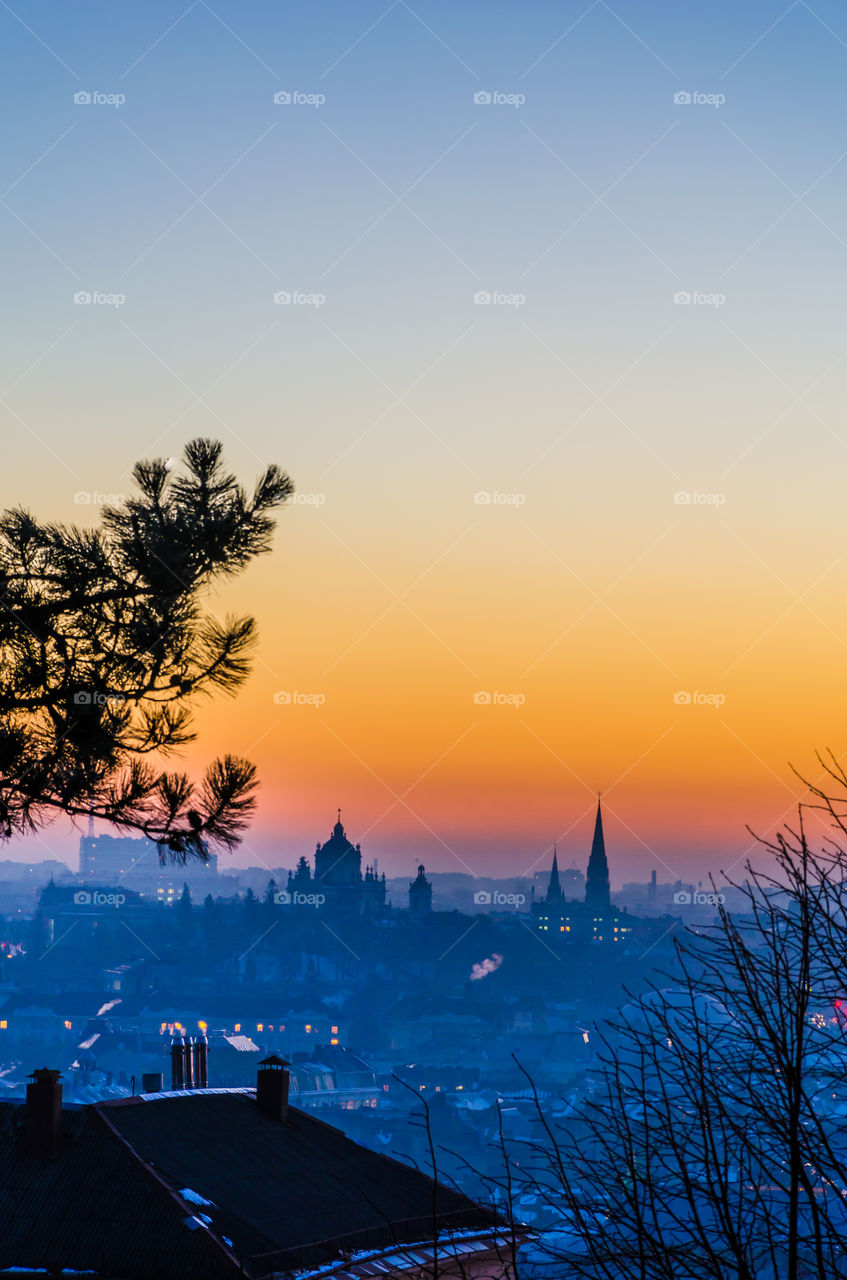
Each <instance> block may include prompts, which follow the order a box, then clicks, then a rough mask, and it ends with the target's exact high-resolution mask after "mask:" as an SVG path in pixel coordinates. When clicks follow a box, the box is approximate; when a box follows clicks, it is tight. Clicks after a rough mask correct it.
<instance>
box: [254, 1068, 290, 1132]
mask: <svg viewBox="0 0 847 1280" xmlns="http://www.w3.org/2000/svg"><path fill="white" fill-rule="evenodd" d="M289 1065H290V1064H289V1063H288V1062H286V1061H285V1059H284V1058H278V1057H277V1056H276V1054H275V1053H272V1054H271V1056H270V1057H269V1058H264V1059H263V1060H262V1061H261V1062H260V1063H259V1070H258V1072H257V1073H256V1102H257V1103H258V1104H259V1106H260V1107H261V1108H262V1110H263V1111H264V1112H265V1113H266V1114H267V1115H269V1116H271V1117H272V1118H273V1119H274V1120H287V1119H288V1086H289V1083H290V1076H289V1074H288V1067H289Z"/></svg>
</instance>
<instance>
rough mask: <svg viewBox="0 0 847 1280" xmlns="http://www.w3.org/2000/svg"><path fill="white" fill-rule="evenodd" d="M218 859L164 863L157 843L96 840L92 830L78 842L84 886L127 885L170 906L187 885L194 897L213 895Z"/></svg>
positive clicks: (110, 838) (129, 839) (118, 838)
mask: <svg viewBox="0 0 847 1280" xmlns="http://www.w3.org/2000/svg"><path fill="white" fill-rule="evenodd" d="M217 872H218V859H217V855H216V854H214V853H211V854H209V857H208V859H207V860H206V861H205V862H202V861H201V860H200V859H199V858H192V859H189V861H188V862H186V863H185V864H184V865H182V864H179V863H173V862H165V863H163V862H161V861H160V859H159V850H158V846H157V845H156V844H155V842H154V841H152V840H148V839H146V837H142V838H141V839H135V838H133V837H131V836H110V835H103V836H95V835H94V834H93V833H92V831H91V829H89V833H88V835H87V836H82V838H81V839H80V842H79V875H80V879H81V880H82V881H83V882H84V883H85V884H98V885H102V884H110V885H125V886H126V887H127V888H130V889H135V890H136V891H137V892H139V893H144V894H145V895H147V896H151V895H153V894H155V895H156V897H158V898H160V899H161V900H162V901H166V902H170V901H172V900H173V898H174V897H178V896H179V894H180V893H181V892H182V887H183V885H184V884H187V885H188V887H189V889H190V890H191V891H192V892H194V893H203V894H204V895H205V894H206V893H210V892H212V890H213V889H214V888H215V886H216V881H217Z"/></svg>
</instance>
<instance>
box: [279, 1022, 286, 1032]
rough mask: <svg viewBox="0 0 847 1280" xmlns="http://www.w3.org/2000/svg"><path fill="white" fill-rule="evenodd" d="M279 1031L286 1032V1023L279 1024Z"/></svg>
mask: <svg viewBox="0 0 847 1280" xmlns="http://www.w3.org/2000/svg"><path fill="white" fill-rule="evenodd" d="M279 1029H280V1031H284V1030H285V1023H284V1022H281V1023H280V1024H279Z"/></svg>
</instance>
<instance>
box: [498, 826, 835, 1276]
mask: <svg viewBox="0 0 847 1280" xmlns="http://www.w3.org/2000/svg"><path fill="white" fill-rule="evenodd" d="M768 848H769V849H770V851H771V852H772V853H773V854H774V855H775V858H776V864H777V865H776V871H775V873H774V874H773V875H767V874H764V873H762V872H757V871H755V870H754V869H753V868H752V867H750V866H748V867H747V876H748V878H747V880H746V881H745V882H744V884H743V885H737V886H736V888H738V889H740V890H741V892H742V893H743V894H744V899H745V902H744V907H743V909H742V910H741V911H736V912H734V913H733V914H732V915H730V914H729V913H728V912H727V911H726V910H725V908H724V907H723V906H722V905H721V906H720V907H719V916H718V919H717V921H716V924H715V925H714V927H712V928H710V929H705V930H699V931H697V932H696V933H691V934H690V935H689V936H688V937H687V939H686V940H685V941H683V942H681V943H680V944H679V945H678V948H677V951H678V971H677V972H675V973H674V974H672V975H670V976H669V978H668V980H667V983H662V984H659V983H656V984H655V985H654V987H653V988H652V989H651V990H649V991H647V992H646V993H645V994H643V995H640V996H638V997H637V998H633V999H632V1000H631V1001H630V1002H629V1004H628V1005H626V1006H625V1008H624V1009H623V1010H622V1011H621V1013H620V1015H619V1016H618V1018H617V1019H616V1020H615V1021H614V1023H613V1024H611V1025H610V1026H609V1029H608V1030H607V1031H606V1032H605V1033H604V1034H603V1035H602V1048H601V1051H600V1069H599V1072H598V1074H597V1079H596V1083H595V1086H594V1088H593V1090H590V1091H589V1092H588V1093H587V1095H586V1096H585V1098H584V1099H583V1100H582V1102H581V1103H580V1104H579V1105H578V1106H577V1108H576V1111H575V1112H574V1113H572V1114H571V1115H569V1116H568V1117H567V1118H565V1119H562V1120H560V1121H554V1120H553V1119H552V1118H551V1117H550V1116H549V1115H548V1114H547V1113H546V1112H545V1110H544V1108H543V1107H542V1105H541V1103H540V1101H539V1099H538V1095H537V1093H535V1104H536V1111H537V1118H538V1121H539V1123H540V1125H541V1131H542V1134H543V1136H542V1138H541V1139H540V1140H539V1141H534V1142H531V1143H528V1144H524V1145H525V1151H524V1157H523V1158H522V1159H521V1161H520V1163H521V1165H522V1167H523V1168H524V1169H531V1170H532V1171H533V1172H532V1173H530V1174H528V1175H525V1184H526V1182H528V1183H529V1184H530V1185H531V1186H532V1188H533V1190H535V1191H536V1192H537V1194H538V1195H539V1196H540V1197H541V1200H542V1202H544V1203H546V1204H547V1205H548V1206H550V1208H551V1209H554V1210H555V1211H556V1213H558V1214H559V1215H560V1219H559V1220H560V1224H561V1225H560V1229H558V1230H556V1231H555V1232H553V1233H551V1234H550V1235H549V1236H548V1238H547V1241H546V1243H545V1242H544V1241H543V1240H542V1241H540V1242H539V1244H538V1246H537V1252H538V1251H540V1252H542V1253H544V1252H545V1251H546V1262H547V1266H548V1268H549V1270H548V1271H545V1270H544V1267H543V1265H542V1267H541V1269H540V1270H538V1271H537V1274H539V1275H541V1274H544V1275H547V1274H549V1275H550V1276H553V1275H556V1276H558V1275H559V1274H567V1275H572V1276H582V1277H587V1278H590V1280H630V1278H632V1280H707V1278H708V1280H776V1278H777V1277H778V1278H779V1280H782V1278H783V1277H784V1278H785V1280H808V1278H810V1277H815V1278H816V1280H831V1278H832V1277H838V1276H841V1277H844V1276H847V1120H845V1115H844V1106H843V1102H844V1092H843V1090H844V1081H845V1076H846V1075H847V1072H845V1062H847V1042H846V1041H845V1029H846V1028H845V1022H844V1019H843V1017H842V1016H841V1014H840V1012H839V1006H840V1004H841V1000H840V998H839V997H841V996H842V995H843V994H844V991H845V983H847V975H845V960H847V885H845V881H844V872H843V868H844V865H845V859H844V854H843V852H842V850H841V849H840V848H837V847H835V848H834V849H833V848H827V849H826V850H825V851H824V852H813V851H812V849H811V848H810V846H809V842H808V840H807V837H806V831H805V829H804V816H803V810H802V809H801V812H800V820H799V823H798V826H797V829H796V830H794V829H786V831H785V832H783V833H780V834H779V835H778V837H777V838H776V840H775V841H774V842H773V843H771V844H769V845H768ZM527 1079H528V1080H529V1077H528V1076H527ZM530 1085H532V1082H531V1081H530ZM532 1087H533V1088H534V1086H532ZM527 1149H528V1151H527ZM527 1153H528V1154H529V1155H530V1158H529V1159H527V1158H526V1155H527ZM527 1274H536V1272H535V1271H531V1270H530V1271H528V1272H527Z"/></svg>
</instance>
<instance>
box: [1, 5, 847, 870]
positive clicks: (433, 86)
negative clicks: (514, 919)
mask: <svg viewBox="0 0 847 1280" xmlns="http://www.w3.org/2000/svg"><path fill="white" fill-rule="evenodd" d="M0 36H1V37H2V45H0V47H2V50H3V52H2V60H3V64H4V65H3V76H2V78H0V101H2V108H3V115H4V118H5V121H6V125H7V127H6V129H4V131H3V133H4V138H3V142H2V174H1V175H0V177H1V178H2V192H3V194H2V203H0V221H2V241H1V242H0V243H2V249H0V252H1V253H2V259H3V260H2V267H3V279H4V293H5V301H6V306H5V308H4V309H3V320H2V324H3V332H2V339H3V341H2V352H3V355H2V360H3V366H4V368H3V379H4V384H3V386H4V389H3V393H2V398H0V413H2V430H3V440H4V446H5V448H4V454H5V466H4V467H3V468H2V471H0V504H2V505H5V506H8V505H12V504H15V503H22V504H24V505H27V506H29V507H30V508H31V509H33V510H34V511H35V512H36V513H37V514H39V515H41V516H44V517H51V518H61V519H65V520H78V521H81V522H83V523H89V522H93V521H94V520H96V516H97V506H96V498H95V501H94V502H92V503H90V504H87V505H81V504H79V503H75V501H74V496H75V494H79V493H83V494H95V495H96V494H113V493H120V492H124V491H126V489H127V486H128V479H127V471H128V468H129V467H130V466H131V464H132V463H133V462H134V461H135V460H136V459H137V458H139V457H142V456H150V455H164V456H169V455H173V454H178V453H179V452H180V451H181V448H182V446H183V445H184V443H185V441H186V440H187V439H189V438H191V437H192V436H195V435H200V434H203V435H212V436H217V437H220V438H222V439H223V440H224V441H225V444H226V448H227V452H228V455H229V459H230V461H231V462H232V464H233V465H234V466H235V467H236V468H237V470H238V471H239V473H240V474H242V475H243V476H244V477H245V479H250V478H251V476H252V475H253V474H254V473H255V472H256V471H257V470H258V469H259V467H260V466H261V465H262V464H264V463H265V462H267V461H269V460H274V461H277V462H279V463H280V464H281V465H283V466H284V467H285V468H287V469H288V470H289V471H290V472H291V474H292V475H293V477H294V479H295V481H296V483H297V486H298V489H299V490H300V492H301V494H303V495H313V496H314V498H315V501H313V502H308V501H307V502H301V503H300V504H298V505H296V506H292V507H291V509H289V510H287V511H286V512H284V513H283V514H282V517H281V519H280V528H279V534H278V538H277V546H276V551H275V553H274V555H273V556H272V557H270V558H267V559H265V560H264V561H262V562H261V563H259V564H257V565H256V566H254V567H253V568H252V569H251V570H250V571H249V572H248V573H247V574H246V575H245V576H244V578H243V579H241V580H240V581H239V582H238V583H237V584H235V585H234V586H232V585H230V586H228V587H227V589H226V591H225V593H223V594H222V595H221V596H220V598H219V599H215V600H214V601H213V602H212V604H213V607H214V608H216V609H217V608H220V609H221V610H225V609H228V608H239V609H244V610H249V611H252V612H254V613H255V614H256V616H257V618H258V621H259V624H260V630H261V649H260V654H259V658H258V660H257V662H256V667H255V672H254V675H253V676H252V678H251V680H250V682H249V684H248V685H247V686H246V687H245V689H244V690H243V691H242V693H241V695H240V697H239V699H238V701H237V702H217V703H215V704H213V705H211V706H209V707H208V708H204V709H203V710H202V712H201V714H200V715H199V717H198V727H199V730H200V739H199V741H198V743H197V744H196V746H195V747H194V748H193V749H192V751H191V752H190V753H189V757H188V758H189V761H190V763H191V764H192V767H196V768H199V767H201V765H202V763H203V762H204V761H206V760H208V759H210V758H211V757H212V756H213V755H215V754H218V753H220V752H222V751H225V750H232V751H236V752H239V753H244V754H247V755H249V756H250V757H251V758H253V759H255V760H256V762H257V763H258V765H259V767H260V771H261V775H262V779H263V790H262V798H261V805H260V811H259V814H258V817H257V819H256V822H255V824H254V827H253V829H252V831H251V833H250V835H249V837H248V839H247V841H246V842H245V846H244V848H243V849H242V850H241V851H240V852H239V854H238V855H236V858H235V861H236V862H237V863H239V864H246V863H256V862H258V861H260V860H262V861H265V862H268V863H269V864H271V865H275V864H279V863H282V864H283V865H290V864H292V863H293V861H294V860H295V859H296V857H297V856H299V854H300V853H301V852H310V851H311V849H313V847H314V842H315V840H316V839H321V840H323V839H325V838H326V836H327V835H328V834H329V830H330V826H331V822H332V820H333V817H334V810H335V807H336V806H337V805H341V806H342V808H343V810H344V818H345V822H346V825H347V827H348V831H349V834H351V836H352V837H353V838H354V839H360V840H361V841H362V843H363V846H364V850H365V853H366V855H367V856H369V857H370V856H377V857H378V858H379V860H380V866H381V868H383V869H385V870H386V871H387V872H388V873H390V874H404V873H405V872H406V871H411V870H412V869H413V868H414V866H415V864H416V863H417V862H418V861H419V860H423V861H424V862H426V864H427V866H428V867H431V868H432V869H434V870H444V871H446V870H471V871H474V872H476V873H497V874H502V875H520V874H523V873H525V872H527V871H529V870H531V869H534V868H535V867H536V866H537V865H544V864H546V862H547V861H548V859H549V853H548V850H549V848H550V846H551V844H552V841H553V840H554V839H555V838H558V839H559V842H560V848H561V849H562V857H563V861H564V862H565V864H566V865H567V864H568V863H569V861H570V859H571V858H572V857H573V858H574V859H575V860H576V862H577V863H578V865H580V866H584V863H585V861H586V859H587V853H588V848H589V843H590V831H591V817H590V809H591V806H592V804H593V797H594V793H595V792H596V791H597V790H598V789H602V790H603V792H604V794H605V796H606V810H607V818H606V825H607V843H608V846H609V853H610V859H611V864H612V879H613V883H615V884H619V883H622V882H623V881H625V880H630V879H646V878H647V877H648V876H649V873H650V871H651V870H652V869H653V868H657V869H658V871H659V878H660V879H675V878H676V877H677V876H681V877H683V878H700V877H701V876H704V875H705V874H706V873H707V872H708V871H709V870H714V871H718V870H720V869H721V868H724V867H728V866H730V865H731V864H733V863H736V862H737V860H738V859H739V858H740V857H742V855H743V854H744V853H745V851H746V850H747V849H748V848H749V847H750V844H751V842H750V838H749V836H748V834H747V832H746V830H745V824H746V823H748V822H749V823H751V824H752V825H754V826H755V827H756V828H757V829H759V830H761V831H772V830H773V829H774V828H775V826H776V825H777V824H778V822H779V821H780V819H782V818H783V817H784V816H785V815H786V813H790V811H791V808H792V806H793V803H794V799H795V797H796V796H797V795H798V794H799V789H798V786H797V784H796V783H795V781H794V779H793V778H792V775H791V773H790V770H789V767H788V762H789V761H792V762H793V763H795V764H797V765H798V766H799V767H800V768H801V769H804V770H806V771H807V772H809V773H811V774H812V775H813V776H815V775H814V771H815V762H814V750H815V749H816V748H823V747H826V746H831V747H832V748H833V749H835V750H836V751H840V750H841V748H842V746H843V745H844V744H843V742H842V736H843V735H842V723H843V720H844V713H845V706H846V705H847V692H845V680H844V670H845V648H847V643H845V636H847V590H845V585H847V547H845V541H844V523H845V502H844V496H843V489H844V474H845V461H847V458H845V445H847V434H845V432H846V431H847V427H845V421H844V404H845V396H844V385H845V379H847V319H846V318H845V317H847V310H845V263H847V231H845V225H847V224H845V220H844V216H843V213H844V208H845V197H847V130H845V126H844V121H845V119H847V101H845V99H847V74H845V73H847V15H845V13H844V9H843V5H840V4H836V3H834V2H833V0H821V2H820V3H816V4H814V5H809V4H806V3H803V2H802V0H801V2H799V3H795V4H791V5H786V4H784V3H776V4H769V3H747V4H744V5H739V4H737V3H729V2H728V0H720V2H718V3H712V4H709V5H686V6H681V5H678V4H671V3H669V2H666V0H662V2H661V3H659V2H655V3H649V2H648V3H640V4H638V5H637V6H636V5H632V4H627V5H624V4H623V3H621V2H620V0H618V2H617V3H616V4H607V3H605V2H604V0H597V2H596V3H590V0H582V2H580V3H575V4H572V3H552V2H551V3H547V2H542V0H537V2H535V3H530V4H526V5H517V4H512V5H507V4H502V3H490V2H486V3H481V2H480V0H469V2H466V3H462V4H456V3H451V4H448V3H446V2H431V0H418V3H416V4H407V3H405V2H404V0H396V2H395V3H391V4H386V3H384V2H383V0H379V2H378V3H370V2H364V0H363V2H358V0H356V2H351V0H346V2H345V3H341V2H340V0H339V2H338V3H334V4H333V3H330V4H327V3H322V2H320V3H318V2H312V3H297V4H288V3H284V4H283V3H279V4H273V5H271V4H267V3H261V4H257V3H250V2H249V0H248V2H241V3H238V4H233V3H216V4H214V5H209V4H206V3H204V0H195V3H193V4H191V5H190V6H185V5H184V4H181V3H180V4H166V3H150V4H147V5H143V6H140V5H139V6H130V5H120V6H115V5H112V4H100V3H87V4H86V5H84V6H68V5H66V4H59V3H39V4H23V3H17V4H13V5H11V6H10V5H5V4H4V5H3V7H2V9H0ZM495 91H496V92H499V93H501V94H505V95H516V94H519V95H523V97H524V98H525V101H524V102H523V103H522V104H521V105H520V106H517V107H516V106H514V105H509V104H508V103H496V102H491V103H487V104H486V103H477V102H475V100H474V96H475V95H476V94H479V93H488V94H492V93H494V92H495ZM80 92H82V93H94V92H99V93H100V94H106V95H114V94H122V95H123V96H124V97H125V99H126V101H125V102H124V103H123V104H122V105H120V106H119V107H115V106H113V105H109V104H107V103H96V102H92V103H89V104H78V103H75V101H74V95H75V94H78V93H80ZM295 92H299V93H300V94H305V95H317V94H320V95H323V96H324V98H325V102H323V103H322V104H321V105H320V106H318V107H315V106H313V105H308V104H306V103H296V102H291V103H288V104H277V103H275V102H274V95H275V94H279V93H289V94H294V93H295ZM680 93H682V94H686V93H687V94H697V93H699V94H702V95H723V97H724V98H725V101H724V102H723V103H722V104H721V105H719V106H715V105H710V104H709V103H707V102H697V101H692V102H689V103H679V102H676V101H675V95H677V94H680ZM79 291H88V292H95V291H99V292H100V293H103V294H122V295H124V296H125V299H126V300H125V302H124V304H123V305H122V306H120V307H119V308H116V307H114V306H110V305H108V304H103V303H100V304H94V305H88V306H84V305H78V304H75V302H74V295H75V293H77V292H79ZM297 291H299V292H301V293H303V294H309V295H315V294H318V295H323V296H324V297H325V302H324V303H323V305H321V306H319V307H316V306H314V305H310V304H308V303H302V302H301V303H296V304H290V305H277V304H275V302H274V295H275V294H276V293H278V292H288V293H294V292H297ZM495 292H496V293H499V294H501V295H504V296H507V297H508V296H511V297H512V299H514V297H515V295H518V300H520V298H523V299H524V301H523V302H522V304H521V305H520V306H516V305H512V304H511V303H510V302H508V301H501V302H498V303H490V304H488V305H485V304H479V303H476V302H475V301H474V298H475V295H476V294H478V293H488V294H491V293H495ZM680 292H684V293H688V294H692V293H697V294H699V295H702V296H703V297H705V296H708V297H710V298H711V302H708V301H703V300H701V301H698V302H692V303H690V304H688V305H684V304H679V303H675V301H674V296H675V294H678V293H680ZM715 301H717V302H718V303H720V305H712V304H711V303H714V302H715ZM480 493H482V494H489V495H490V494H497V495H517V500H516V501H513V502H499V501H492V502H490V503H478V502H475V501H474V495H475V494H480ZM678 493H683V494H698V495H713V497H714V500H713V501H709V502H696V501H695V502H691V503H688V504H685V503H677V502H675V501H674V495H675V494H678ZM284 691H287V692H289V693H294V692H297V693H300V694H302V693H306V694H320V695H321V696H322V697H323V698H324V699H325V701H324V703H323V705H322V706H320V707H315V706H314V705H295V704H294V703H291V704H289V705H279V704H278V703H276V702H275V701H274V695H275V694H278V693H280V692H284ZM480 691H483V692H488V693H492V694H493V693H494V692H495V691H496V692H498V693H500V694H503V693H505V694H508V695H519V696H520V697H522V698H523V699H524V700H525V701H524V702H523V704H522V705H520V706H516V705H514V704H513V703H512V704H508V703H507V704H501V705H498V704H496V703H495V702H494V701H492V702H491V703H490V704H488V705H485V704H480V703H478V702H475V701H474V695H475V694H478V693H479V692H480ZM680 692H682V693H687V694H692V695H693V694H694V693H695V692H697V693H699V694H703V693H705V694H708V695H719V696H720V698H723V699H724V701H723V703H722V705H715V702H714V701H713V702H711V703H707V704H699V705H698V704H697V703H696V702H694V701H692V702H691V703H689V704H685V703H680V702H678V701H677V702H675V700H674V699H675V695H677V694H679V693H680ZM74 843H75V837H74V838H72V837H71V836H70V834H69V833H68V832H67V831H66V829H65V828H63V827H62V826H58V827H55V828H52V829H51V830H50V831H48V832H46V833H44V834H43V837H42V840H41V841H35V842H30V843H29V844H28V845H27V850H26V851H27V853H28V856H50V854H51V852H52V853H54V854H56V855H58V856H68V854H69V853H70V852H71V850H72V849H73V847H74ZM17 852H18V853H22V852H24V850H22V849H20V848H19V849H18V850H17ZM0 856H3V855H2V854H0Z"/></svg>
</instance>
